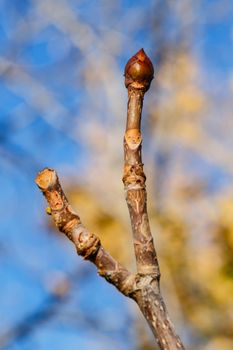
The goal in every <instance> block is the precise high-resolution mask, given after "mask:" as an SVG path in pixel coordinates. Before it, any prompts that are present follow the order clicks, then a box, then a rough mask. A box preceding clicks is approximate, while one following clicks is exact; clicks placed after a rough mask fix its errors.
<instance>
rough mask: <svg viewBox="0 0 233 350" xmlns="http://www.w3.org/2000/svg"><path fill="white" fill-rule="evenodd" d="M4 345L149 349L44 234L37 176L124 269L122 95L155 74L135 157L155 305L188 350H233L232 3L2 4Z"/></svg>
mask: <svg viewBox="0 0 233 350" xmlns="http://www.w3.org/2000/svg"><path fill="white" fill-rule="evenodd" d="M0 42H1V45H0V100H1V104H0V157H1V158H0V159H1V160H0V184H1V199H0V213H1V214H0V217H1V229H0V261H1V263H0V285H1V298H0V314H1V317H0V349H9V350H17V349H20V350H32V349H33V350H47V349H51V348H53V349H56V350H64V349H69V350H74V349H81V350H89V349H93V350H97V349H101V350H103V349H111V350H115V349H118V350H126V349H127V350H136V349H137V350H151V349H156V346H155V344H154V340H153V337H152V335H151V332H150V330H148V326H147V324H146V322H145V320H144V319H142V317H141V316H140V313H139V310H138V309H137V307H136V305H134V303H133V301H131V300H128V299H126V298H125V297H124V296H122V295H120V293H118V291H117V290H115V289H114V287H113V286H111V285H109V284H107V283H106V282H105V281H104V280H103V279H101V278H100V277H99V276H98V275H97V273H96V269H95V267H94V266H91V264H90V263H88V262H84V261H82V259H81V258H80V257H78V256H77V255H76V252H75V249H74V247H73V246H72V244H71V243H70V242H69V241H68V240H67V239H66V237H63V236H62V234H60V233H59V232H57V231H56V230H55V229H54V226H53V224H52V222H51V218H50V217H48V216H47V215H46V214H45V207H46V203H45V200H44V199H43V198H42V195H41V193H40V192H39V190H38V189H37V188H36V185H35V183H34V178H35V176H36V173H37V172H38V171H39V170H41V169H42V168H44V167H45V166H49V167H53V168H55V169H56V170H57V172H58V174H59V176H60V180H61V182H62V185H63V188H64V190H65V192H66V193H67V195H68V198H69V200H70V202H71V203H72V205H73V207H74V208H76V209H77V211H78V213H79V214H80V216H81V218H82V221H83V223H84V224H85V225H86V226H87V227H88V228H89V229H90V230H91V231H93V232H96V234H97V235H99V236H100V237H101V239H102V241H103V244H104V245H105V247H106V248H107V249H108V250H109V251H110V252H111V253H112V254H113V255H114V257H116V258H117V259H118V260H119V261H121V262H122V263H123V264H125V265H127V266H128V267H129V268H130V269H131V270H134V269H135V263H134V256H133V248H132V242H131V229H130V224H129V218H128V212H127V207H126V204H125V200H124V192H123V184H122V182H121V177H122V168H123V150H122V139H123V134H124V128H125V121H126V106H127V91H126V89H125V87H124V78H123V71H124V65H125V63H126V62H127V60H128V59H129V58H130V57H131V56H132V55H133V54H135V53H136V52H137V51H138V50H139V49H140V48H141V47H143V48H144V49H145V51H146V53H147V54H148V55H149V56H150V58H151V60H152V61H153V63H154V65H155V79H154V81H153V82H152V85H151V89H150V91H149V92H148V93H147V94H146V96H145V100H144V101H145V103H144V110H143V138H144V142H143V145H144V148H143V159H144V163H145V172H146V174H147V189H148V206H149V212H150V218H151V226H152V231H153V235H154V239H155V244H156V249H157V253H158V256H159V261H160V267H161V273H162V278H161V284H162V293H163V295H164V298H165V300H166V303H167V305H168V310H169V312H170V316H171V318H172V320H173V322H174V323H175V325H176V329H177V332H178V333H179V334H180V335H181V337H182V339H183V341H184V343H185V344H186V345H187V349H190V350H191V349H202V350H219V349H221V350H232V349H233V300H232V295H233V253H232V249H233V162H232V149H233V147H232V146H233V137H232V135H233V122H232V109H233V102H232V93H233V3H232V1H231V0H222V1H215V0H212V1H210V0H203V1H200V0H196V1H191V0H187V1H180V0H177V1H172V0H157V1H156V0H154V1H152V0H148V1H142V0H141V1H140V0H134V1H132V0H125V1H123V0H122V1H121V0H118V1H107V0H99V1H95V0H92V1H91V0H90V1H88V0H23V1H20V0H11V1H7V0H0Z"/></svg>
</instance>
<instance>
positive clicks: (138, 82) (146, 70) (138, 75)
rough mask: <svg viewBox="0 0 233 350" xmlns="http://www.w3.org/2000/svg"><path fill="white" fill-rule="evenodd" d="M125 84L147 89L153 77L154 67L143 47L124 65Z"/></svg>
mask: <svg viewBox="0 0 233 350" xmlns="http://www.w3.org/2000/svg"><path fill="white" fill-rule="evenodd" d="M124 75H125V86H126V88H128V87H129V85H130V86H131V87H133V88H135V89H143V90H145V91H147V90H148V89H149V87H150V83H151V80H152V79H153V78H154V67H153V64H152V62H151V60H150V59H149V57H148V56H147V55H146V53H145V51H144V50H143V49H141V50H139V51H138V52H137V53H136V55H134V56H133V57H131V58H130V60H129V61H128V62H127V64H126V66H125V74H124Z"/></svg>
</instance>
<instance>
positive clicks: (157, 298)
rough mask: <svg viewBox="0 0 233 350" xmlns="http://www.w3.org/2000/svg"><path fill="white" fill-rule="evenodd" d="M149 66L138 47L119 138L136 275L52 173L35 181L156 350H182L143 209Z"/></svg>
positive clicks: (129, 66) (43, 173)
mask: <svg viewBox="0 0 233 350" xmlns="http://www.w3.org/2000/svg"><path fill="white" fill-rule="evenodd" d="M153 74H154V68H153V65H152V63H151V61H150V59H149V58H148V57H147V56H146V54H145V52H144V51H143V49H141V50H140V51H139V52H138V53H137V54H136V55H135V56H133V57H132V58H131V59H130V60H129V61H128V63H127V65H126V67H125V85H126V88H127V89H128V113H127V124H126V131H125V137H124V159H125V164H124V175H123V182H124V186H125V192H126V201H127V204H128V208H129V214H130V219H131V226H132V231H133V241H134V250H135V257H136V263H137V273H136V274H131V273H130V272H129V271H128V270H127V269H126V268H125V267H123V266H122V265H120V264H119V263H118V262H117V261H116V260H115V259H114V258H113V257H111V255H110V254H109V253H108V252H107V251H106V250H105V249H104V248H103V246H102V245H101V242H100V239H99V238H98V237H97V236H96V235H94V234H93V233H91V232H89V231H88V230H87V229H86V228H85V227H84V226H83V224H82V223H81V220H80V218H79V216H78V215H77V214H76V213H75V212H74V211H73V210H72V208H71V206H70V205H69V203H68V201H67V198H66V196H65V194H64V192H63V190H62V187H61V185H60V183H59V179H58V176H57V174H56V172H55V170H53V169H49V168H46V169H44V170H42V171H41V172H40V173H38V175H37V177H36V183H37V185H38V187H39V188H40V190H41V191H42V192H43V194H44V196H45V197H46V199H47V201H48V204H49V210H48V212H49V213H50V214H51V215H52V217H53V220H54V222H55V224H56V226H57V227H58V229H59V230H60V231H61V232H63V233H64V234H65V235H66V236H67V237H68V238H69V239H70V240H71V241H72V242H73V243H74V245H75V247H76V250H77V253H78V254H79V255H81V256H82V257H83V258H84V259H87V260H90V261H91V262H92V263H94V264H95V265H96V267H97V269H98V273H99V274H100V275H101V276H103V277H104V278H105V279H106V280H107V281H108V282H110V283H112V284H113V285H114V286H115V287H116V288H117V289H118V290H119V291H120V292H121V293H123V294H124V295H126V296H128V297H130V298H132V299H134V300H135V301H136V303H137V304H138V306H139V308H140V309H141V311H142V313H143V315H144V317H145V318H146V320H147V322H148V324H149V325H150V328H151V329H152V332H153V334H154V336H155V339H156V341H157V343H158V345H159V347H160V349H161V350H180V349H183V350H184V346H183V345H182V343H181V340H180V338H179V337H178V336H177V335H176V333H175V330H174V327H173V325H172V323H171V321H170V319H169V317H168V314H167V310H166V307H165V304H164V301H163V299H162V296H161V293H160V287H159V279H160V271H159V264H158V260H157V255H156V251H155V247H154V243H153V238H152V235H151V231H150V226H149V219H148V214H147V206H146V197H147V195H146V186H145V181H146V177H145V174H144V172H143V164H142V157H141V147H142V137H141V113H142V105H143V97H144V94H145V92H146V91H147V90H148V89H149V87H150V83H151V80H152V79H153Z"/></svg>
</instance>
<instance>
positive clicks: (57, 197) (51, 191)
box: [36, 168, 134, 296]
mask: <svg viewBox="0 0 233 350" xmlns="http://www.w3.org/2000/svg"><path fill="white" fill-rule="evenodd" d="M36 184H37V185H38V187H39V188H40V190H41V191H42V192H43V194H44V196H45V197H46V199H47V201H48V204H49V208H48V210H47V212H48V213H49V214H51V215H52V217H53V220H54V222H55V225H56V226H57V228H58V229H59V230H60V231H61V232H63V233H64V234H65V235H66V236H67V237H68V238H69V239H70V240H71V241H72V242H73V243H74V245H75V247H76V250H77V253H78V254H79V255H81V256H82V257H83V258H84V259H86V260H89V261H91V262H92V263H94V264H95V265H96V267H97V269H98V273H99V274H100V275H101V276H103V277H104V278H105V279H106V280H107V281H108V282H110V283H112V284H114V285H115V287H116V288H117V289H119V291H120V292H121V293H123V294H125V295H127V296H128V295H129V294H130V293H131V289H132V283H133V281H134V276H133V275H131V274H130V273H129V272H128V271H127V269H125V268H124V267H123V266H121V265H120V264H119V263H118V262H117V261H116V260H115V259H113V258H112V257H111V255H110V254H109V253H108V252H107V251H106V250H105V249H104V248H103V247H102V245H101V242H100V239H99V238H98V237H97V236H96V235H94V234H93V233H91V232H89V231H88V230H87V229H86V227H84V226H83V224H82V223H81V220H80V218H79V216H78V215H77V214H76V213H75V212H74V211H73V209H72V208H71V206H70V205H69V203H68V201H67V199H66V196H65V194H64V192H63V190H62V187H61V185H60V182H59V179H58V176H57V174H56V172H55V170H53V169H49V168H45V169H44V170H42V171H41V172H40V173H38V175H37V177H36Z"/></svg>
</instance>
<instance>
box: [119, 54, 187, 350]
mask: <svg viewBox="0 0 233 350" xmlns="http://www.w3.org/2000/svg"><path fill="white" fill-rule="evenodd" d="M153 75H154V68H153V65H152V63H151V61H150V59H149V58H148V57H147V55H146V54H145V52H144V50H143V49H141V50H140V51H138V52H137V54H136V55H135V56H133V57H132V58H131V59H130V60H129V61H128V63H127V64H126V67H125V86H126V88H127V89H128V113H127V124H126V131H125V137H124V155H125V157H124V158H125V164H124V176H123V182H124V186H125V192H126V201H127V204H128V208H129V214H130V219H131V226H132V231H133V240H134V250H135V257H136V263H137V272H138V275H137V276H138V281H139V282H138V289H137V292H136V293H135V295H134V297H135V300H136V302H137V303H138V305H139V307H140V309H141V311H142V313H143V314H144V316H145V317H146V319H147V321H148V323H149V325H150V327H151V329H152V331H153V333H154V335H155V338H156V340H157V342H158V344H159V346H160V348H161V349H167V350H173V349H174V350H175V349H184V347H183V345H182V343H181V340H180V338H179V337H178V336H177V335H176V334H175V331H174V327H173V325H172V323H171V321H170V319H169V317H168V314H167V311H166V307H165V304H164V302H163V299H162V297H161V294H160V287H159V279H160V271H159V264H158V260H157V255H156V251H155V247H154V243H153V238H152V235H151V231H150V226H149V219H148V214H147V205H146V200H147V194H146V186H145V181H146V176H145V174H144V172H143V163H142V156H141V147H142V146H141V145H142V137H141V113H142V105H143V97H144V94H145V92H146V91H147V90H148V89H149V87H150V83H151V80H152V79H153Z"/></svg>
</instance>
